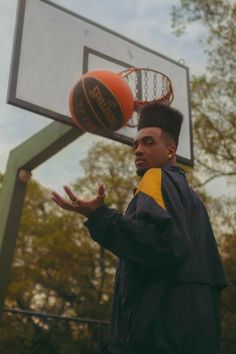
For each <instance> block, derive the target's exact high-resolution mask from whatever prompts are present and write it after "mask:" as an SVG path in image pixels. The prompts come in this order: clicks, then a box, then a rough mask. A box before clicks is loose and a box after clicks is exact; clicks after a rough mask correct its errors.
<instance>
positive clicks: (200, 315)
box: [53, 104, 226, 354]
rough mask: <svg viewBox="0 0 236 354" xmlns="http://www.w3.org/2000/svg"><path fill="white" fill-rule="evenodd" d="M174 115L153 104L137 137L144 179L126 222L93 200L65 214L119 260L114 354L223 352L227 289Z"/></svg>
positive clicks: (75, 203)
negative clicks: (179, 162) (81, 222)
mask: <svg viewBox="0 0 236 354" xmlns="http://www.w3.org/2000/svg"><path fill="white" fill-rule="evenodd" d="M182 119H183V117H182V115H181V113H180V112H178V111H177V110H175V109H173V108H170V107H168V106H165V105H160V104H150V105H147V106H145V107H144V108H143V110H142V112H141V114H140V121H139V126H138V133H137V136H136V138H135V139H134V151H135V164H136V169H137V174H138V175H139V176H142V179H141V181H140V183H139V185H138V186H137V189H136V192H135V195H134V197H133V199H132V200H131V202H130V204H129V206H128V208H127V210H126V213H125V215H124V216H121V215H120V214H118V212H117V211H116V210H114V209H110V208H109V207H108V206H106V205H105V204H104V198H105V191H104V187H103V186H102V185H101V186H100V187H99V190H98V195H97V197H96V198H95V199H94V200H91V201H82V200H79V199H77V198H76V196H75V195H74V194H73V193H72V192H71V190H70V189H69V188H68V187H65V191H66V192H67V194H68V196H69V198H70V201H68V200H65V199H63V198H61V197H60V196H59V195H58V194H56V193H53V200H54V201H55V202H56V203H57V204H58V205H59V206H60V207H62V208H64V209H68V210H72V211H76V212H78V213H81V214H83V215H85V216H87V217H88V220H87V221H86V222H85V225H86V226H87V227H88V229H89V232H90V234H91V237H92V238H93V239H94V240H95V241H97V242H98V243H99V244H100V245H102V246H103V247H105V248H106V249H108V250H110V251H111V252H113V253H114V254H115V255H117V257H119V262H118V267H117V273H116V279H115V284H114V300H113V311H112V319H111V353H113V354H138V353H140V354H141V353H142V354H178V353H181V354H218V353H219V347H220V316H219V301H220V292H221V290H222V289H223V288H224V287H225V284H226V282H225V276H224V272H223V269H222V265H221V261H220V256H219V253H218V250H217V246H216V241H215V238H214V235H213V232H212V228H211V225H210V222H209V218H208V215H207V212H206V209H205V207H204V205H203V204H202V202H201V201H200V199H199V198H198V196H197V195H196V194H195V192H194V191H193V190H192V189H191V188H190V187H189V185H188V183H187V180H186V178H185V174H184V171H183V170H182V169H180V168H178V167H177V166H176V165H175V163H176V149H177V146H178V138H179V133H180V129H181V124H182Z"/></svg>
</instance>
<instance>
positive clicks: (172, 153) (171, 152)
mask: <svg viewBox="0 0 236 354" xmlns="http://www.w3.org/2000/svg"><path fill="white" fill-rule="evenodd" d="M168 149H169V154H171V155H172V156H175V155H176V150H177V147H176V145H174V144H172V145H170V146H169V147H168Z"/></svg>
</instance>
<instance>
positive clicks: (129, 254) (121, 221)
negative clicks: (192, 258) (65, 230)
mask: <svg viewBox="0 0 236 354" xmlns="http://www.w3.org/2000/svg"><path fill="white" fill-rule="evenodd" d="M134 211H135V212H134ZM85 225H86V226H87V227H88V229H89V232H90V235H91V237H92V238H93V240H95V241H96V242H98V243H99V244H100V245H101V246H103V247H104V248H106V249H108V250H110V251H111V252H112V253H114V254H115V255H116V256H118V257H120V258H123V259H126V260H129V261H132V262H134V263H137V264H140V265H145V266H156V267H159V268H171V267H176V266H177V265H179V264H180V263H182V261H183V260H184V259H185V258H186V256H187V254H188V242H187V239H188V238H187V235H186V232H185V229H184V227H183V225H182V224H181V223H179V222H173V220H172V218H171V216H170V215H169V214H168V212H167V210H165V209H164V208H163V206H160V205H159V204H158V203H157V201H156V200H155V199H154V198H153V197H152V196H150V195H148V194H146V193H144V192H143V191H142V188H141V189H139V190H138V192H137V194H136V195H135V197H134V198H133V200H132V201H131V203H130V206H129V208H128V210H127V213H126V215H124V216H122V215H120V214H119V213H118V212H117V211H116V210H114V209H110V208H108V207H107V206H106V205H104V206H102V207H101V208H99V209H98V210H96V211H95V212H94V213H93V214H92V215H91V217H90V218H89V219H88V220H87V221H86V222H85Z"/></svg>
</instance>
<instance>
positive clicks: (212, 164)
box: [172, 0, 236, 184]
mask: <svg viewBox="0 0 236 354" xmlns="http://www.w3.org/2000/svg"><path fill="white" fill-rule="evenodd" d="M172 18H173V27H174V29H175V32H176V33H177V34H183V33H184V31H185V30H186V28H187V27H188V26H190V25H191V24H192V23H193V22H199V23H200V24H201V25H203V26H204V28H205V33H206V36H205V38H204V40H202V43H203V46H204V49H205V52H206V53H207V57H208V66H207V72H206V74H204V75H203V76H201V77H193V78H192V110H193V117H194V138H195V149H196V153H195V156H196V162H197V167H198V170H199V175H201V184H206V183H207V182H209V181H210V180H212V179H215V178H217V177H219V176H228V177H229V178H230V181H231V182H232V183H235V177H236V135H235V128H236V113H235V106H236V80H235V77H236V41H235V38H236V27H235V21H236V3H235V1H231V0H228V1H226V0H212V1H205V0H197V1H193V0H181V1H180V6H177V7H174V8H173V11H172Z"/></svg>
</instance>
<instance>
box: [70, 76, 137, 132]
mask: <svg viewBox="0 0 236 354" xmlns="http://www.w3.org/2000/svg"><path fill="white" fill-rule="evenodd" d="M69 106H70V113H71V116H72V118H73V120H74V122H75V124H76V125H77V126H78V127H79V128H81V129H82V130H84V131H88V132H91V133H95V134H96V133H104V132H106V131H115V130H118V129H120V128H121V127H122V126H124V125H125V124H126V123H127V121H128V120H129V119H130V118H131V116H132V113H133V110H134V98H133V94H132V91H131V88H130V87H129V85H128V84H127V83H126V81H125V80H124V79H123V78H122V77H121V75H119V74H118V73H115V72H112V71H105V70H96V71H89V72H87V73H86V74H84V75H83V76H82V77H81V79H80V80H79V81H78V82H77V83H76V84H75V86H74V87H73V89H72V91H71V93H70V98H69Z"/></svg>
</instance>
